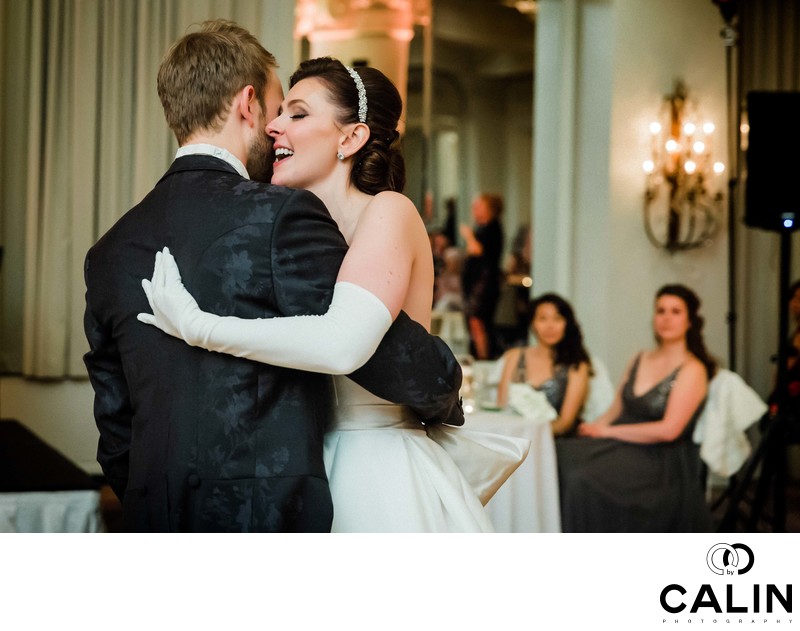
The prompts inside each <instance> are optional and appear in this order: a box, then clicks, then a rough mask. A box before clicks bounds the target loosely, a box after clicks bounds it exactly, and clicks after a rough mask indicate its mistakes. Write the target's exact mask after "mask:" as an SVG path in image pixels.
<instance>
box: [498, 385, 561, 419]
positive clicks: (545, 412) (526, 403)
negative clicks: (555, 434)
mask: <svg viewBox="0 0 800 631" xmlns="http://www.w3.org/2000/svg"><path fill="white" fill-rule="evenodd" d="M508 406H509V407H510V408H511V409H512V410H514V411H515V412H516V413H517V414H519V415H521V416H524V417H526V418H531V419H533V420H535V421H538V422H540V423H549V422H550V421H552V420H554V419H555V418H556V417H557V416H558V412H556V410H555V408H553V406H552V405H550V402H549V401H548V400H547V396H546V395H545V393H544V392H540V391H539V390H535V389H534V388H531V386H529V385H528V384H527V383H511V384H509V385H508Z"/></svg>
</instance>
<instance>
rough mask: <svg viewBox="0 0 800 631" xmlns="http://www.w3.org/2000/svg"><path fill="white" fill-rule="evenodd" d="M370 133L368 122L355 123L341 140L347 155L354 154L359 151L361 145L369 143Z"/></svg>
mask: <svg viewBox="0 0 800 631" xmlns="http://www.w3.org/2000/svg"><path fill="white" fill-rule="evenodd" d="M369 134H370V131H369V127H367V126H366V124H364V123H355V124H353V127H352V128H351V129H349V130H348V131H347V132H346V133H345V134H344V135H343V136H342V139H341V140H340V141H339V145H340V148H341V149H342V153H344V155H346V156H352V155H353V154H354V153H357V152H358V151H359V150H360V149H361V147H363V146H364V145H365V144H367V141H368V140H369Z"/></svg>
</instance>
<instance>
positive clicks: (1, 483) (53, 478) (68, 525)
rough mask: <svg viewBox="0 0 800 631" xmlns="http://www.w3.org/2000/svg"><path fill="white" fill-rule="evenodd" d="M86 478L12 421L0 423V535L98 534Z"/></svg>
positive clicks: (95, 491)
mask: <svg viewBox="0 0 800 631" xmlns="http://www.w3.org/2000/svg"><path fill="white" fill-rule="evenodd" d="M103 530H104V524H103V520H102V517H101V511H100V490H99V487H98V484H97V482H95V481H94V480H93V479H92V478H91V476H89V475H88V474H87V473H86V472H84V471H83V470H82V469H80V468H79V467H78V466H76V465H75V464H74V463H73V462H72V461H70V460H69V459H68V458H66V457H65V456H64V455H63V454H61V453H60V452H59V451H57V450H56V449H54V448H53V447H52V446H50V445H49V444H47V443H46V442H45V441H44V440H42V439H41V438H40V437H39V436H37V435H36V434H35V433H34V432H32V431H31V430H30V429H29V428H27V427H26V426H25V425H23V424H22V423H20V422H19V421H17V420H15V419H0V533H8V532H26V533H32V532H50V533H53V532H57V533H65V532H102V531H103Z"/></svg>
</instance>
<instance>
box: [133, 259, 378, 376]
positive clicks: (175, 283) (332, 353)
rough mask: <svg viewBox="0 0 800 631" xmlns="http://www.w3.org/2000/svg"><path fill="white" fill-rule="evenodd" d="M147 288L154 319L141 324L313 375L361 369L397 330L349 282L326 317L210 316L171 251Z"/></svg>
mask: <svg viewBox="0 0 800 631" xmlns="http://www.w3.org/2000/svg"><path fill="white" fill-rule="evenodd" d="M142 287H143V288H144V290H145V294H146V295H147V300H148V302H149V303H150V307H151V308H152V309H153V314H152V315H151V314H149V313H140V314H139V316H138V318H139V320H140V321H142V322H144V323H146V324H152V325H155V326H157V327H158V328H160V329H161V330H162V331H164V332H165V333H168V334H170V335H172V336H174V337H178V338H181V339H183V340H184V341H186V343H187V344H190V345H191V346H199V347H201V348H205V349H206V350H209V351H216V352H218V353H226V354H228V355H235V356H236V357H243V358H246V359H251V360H254V361H259V362H262V363H265V364H272V365H274V366H283V367H286V368H296V369H299V370H308V371H312V372H321V373H328V374H337V375H339V374H349V373H351V372H353V371H354V370H356V369H358V368H360V367H361V366H363V365H364V364H365V363H366V361H367V360H368V359H369V358H370V357H372V355H373V353H374V352H375V349H377V348H378V344H380V341H381V339H383V336H384V334H385V333H386V331H387V330H388V329H389V327H390V326H391V324H392V316H391V314H390V313H389V310H388V309H387V308H386V306H385V305H384V304H383V302H381V300H380V299H379V298H378V297H377V296H375V295H374V294H372V293H371V292H369V291H367V290H366V289H364V288H363V287H360V286H359V285H355V284H353V283H348V282H338V283H336V286H335V287H334V291H333V298H332V300H331V304H330V307H328V311H327V313H325V314H324V315H319V316H292V317H277V318H265V319H252V320H247V319H242V318H236V317H233V316H217V315H214V314H210V313H206V312H204V311H202V310H201V309H200V307H199V306H198V305H197V302H196V301H195V300H194V298H192V296H191V294H189V292H188V291H186V288H185V287H184V286H183V283H182V282H181V276H180V272H179V271H178V265H177V263H176V262H175V259H174V258H173V257H172V255H171V254H170V253H169V250H168V249H167V248H164V251H163V253H160V255H159V254H157V255H156V265H155V269H154V271H153V280H152V281H147V280H143V281H142Z"/></svg>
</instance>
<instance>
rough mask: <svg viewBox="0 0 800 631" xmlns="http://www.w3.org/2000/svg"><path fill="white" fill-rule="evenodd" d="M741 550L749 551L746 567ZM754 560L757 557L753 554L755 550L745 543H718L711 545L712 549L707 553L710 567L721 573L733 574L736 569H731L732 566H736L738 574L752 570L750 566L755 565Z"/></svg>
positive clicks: (716, 572)
mask: <svg viewBox="0 0 800 631" xmlns="http://www.w3.org/2000/svg"><path fill="white" fill-rule="evenodd" d="M739 550H741V551H742V552H746V553H747V565H745V566H744V567H742V565H743V559H742V558H741V555H740V553H739ZM754 561H755V557H754V556H753V551H752V550H751V549H750V548H749V547H747V546H746V545H744V544H743V543H734V544H729V543H718V544H716V545H713V546H711V549H710V550H709V551H708V554H707V555H706V563H708V569H710V570H711V571H712V572H714V574H719V575H724V574H728V575H730V574H733V573H734V571H733V570H732V569H729V568H730V567H731V566H732V567H734V568H736V570H737V572H736V573H737V574H746V573H747V572H749V571H750V568H752V567H753V562H754Z"/></svg>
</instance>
